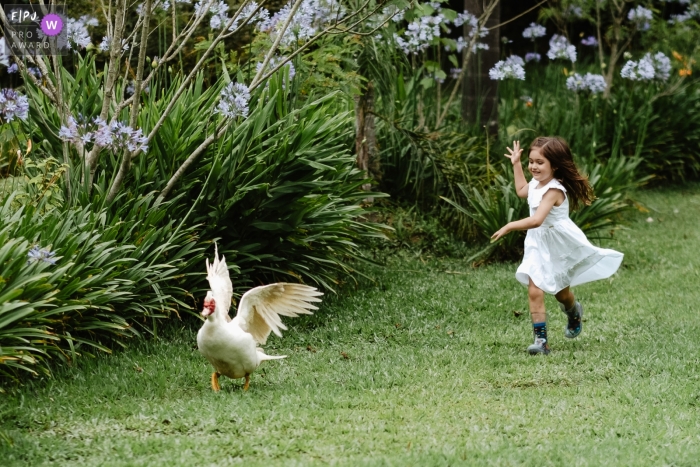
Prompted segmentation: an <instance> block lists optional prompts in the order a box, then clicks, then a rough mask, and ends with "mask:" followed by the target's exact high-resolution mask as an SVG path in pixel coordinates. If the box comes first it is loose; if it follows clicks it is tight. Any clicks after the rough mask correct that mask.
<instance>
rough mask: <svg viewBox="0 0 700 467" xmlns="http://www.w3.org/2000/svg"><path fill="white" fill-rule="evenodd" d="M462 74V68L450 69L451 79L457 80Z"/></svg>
mask: <svg viewBox="0 0 700 467" xmlns="http://www.w3.org/2000/svg"><path fill="white" fill-rule="evenodd" d="M461 73H462V69H461V68H450V78H452V79H457V78H459V75H460V74H461Z"/></svg>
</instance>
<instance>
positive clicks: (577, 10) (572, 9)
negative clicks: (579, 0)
mask: <svg viewBox="0 0 700 467" xmlns="http://www.w3.org/2000/svg"><path fill="white" fill-rule="evenodd" d="M564 16H569V17H573V18H581V17H583V10H582V9H581V7H580V6H575V5H569V8H567V9H566V11H565V12H564Z"/></svg>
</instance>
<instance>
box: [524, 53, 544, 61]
mask: <svg viewBox="0 0 700 467" xmlns="http://www.w3.org/2000/svg"><path fill="white" fill-rule="evenodd" d="M541 59H542V56H541V55H540V54H538V53H537V52H528V53H526V54H525V61H526V62H531V61H533V60H534V61H536V62H539V61H540V60H541Z"/></svg>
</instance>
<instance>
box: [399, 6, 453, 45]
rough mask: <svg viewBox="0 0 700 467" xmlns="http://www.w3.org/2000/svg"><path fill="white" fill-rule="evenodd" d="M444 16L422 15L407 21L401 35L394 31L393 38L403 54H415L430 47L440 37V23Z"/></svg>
mask: <svg viewBox="0 0 700 467" xmlns="http://www.w3.org/2000/svg"><path fill="white" fill-rule="evenodd" d="M444 20H445V19H444V17H442V16H440V15H438V16H422V17H420V18H416V19H415V20H414V21H411V22H410V23H408V26H407V27H406V31H405V32H404V33H403V37H402V36H400V35H398V34H396V33H394V38H395V39H396V43H397V44H398V45H399V47H400V48H401V49H402V50H403V51H404V53H405V54H409V53H413V54H417V53H418V52H421V51H423V50H425V49H427V48H428V47H430V46H431V45H432V44H433V43H434V42H435V41H436V40H437V39H439V38H440V25H441V24H443V22H444Z"/></svg>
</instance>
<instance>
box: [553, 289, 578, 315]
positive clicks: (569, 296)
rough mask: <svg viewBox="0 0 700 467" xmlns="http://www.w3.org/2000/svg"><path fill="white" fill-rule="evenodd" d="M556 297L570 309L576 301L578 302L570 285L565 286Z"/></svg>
mask: <svg viewBox="0 0 700 467" xmlns="http://www.w3.org/2000/svg"><path fill="white" fill-rule="evenodd" d="M554 297H555V298H556V299H557V301H558V302H559V303H561V304H562V305H564V306H565V307H566V309H567V310H570V309H571V307H572V306H574V303H575V302H576V298H575V297H574V293H573V292H572V291H571V289H569V287H567V288H565V289H564V290H561V291H559V293H557V294H556V295H554Z"/></svg>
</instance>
